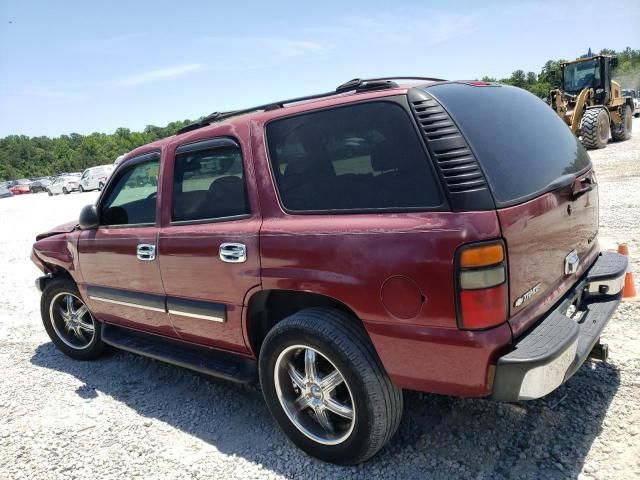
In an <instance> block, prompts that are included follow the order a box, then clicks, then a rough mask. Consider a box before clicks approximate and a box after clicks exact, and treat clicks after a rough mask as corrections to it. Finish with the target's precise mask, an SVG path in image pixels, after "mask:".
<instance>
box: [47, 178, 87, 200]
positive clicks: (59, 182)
mask: <svg viewBox="0 0 640 480" xmlns="http://www.w3.org/2000/svg"><path fill="white" fill-rule="evenodd" d="M79 191H80V178H78V177H76V176H75V175H65V176H62V177H58V178H56V179H55V180H54V181H53V182H51V185H49V186H48V187H47V193H48V194H49V195H50V196H51V195H58V194H60V193H64V194H65V195H66V194H67V193H71V192H79Z"/></svg>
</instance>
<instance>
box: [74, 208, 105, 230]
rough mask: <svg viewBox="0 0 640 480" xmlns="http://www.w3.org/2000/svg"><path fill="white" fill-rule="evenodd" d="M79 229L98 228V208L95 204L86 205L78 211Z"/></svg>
mask: <svg viewBox="0 0 640 480" xmlns="http://www.w3.org/2000/svg"><path fill="white" fill-rule="evenodd" d="M78 223H79V225H80V230H91V229H93V228H98V225H100V219H99V218H98V209H97V208H96V206H95V205H87V206H86V207H84V208H83V209H82V211H81V212H80V221H79V222H78Z"/></svg>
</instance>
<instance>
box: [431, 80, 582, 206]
mask: <svg viewBox="0 0 640 480" xmlns="http://www.w3.org/2000/svg"><path fill="white" fill-rule="evenodd" d="M426 91H427V92H428V93H430V94H431V95H433V96H434V97H435V98H436V99H437V100H438V101H439V102H440V103H441V104H442V105H443V106H444V108H446V109H447V110H448V111H449V113H450V114H451V116H452V117H453V119H454V120H455V122H456V123H457V124H458V127H459V128H460V130H461V131H462V133H463V135H464V136H465V137H466V139H467V141H468V142H469V144H470V146H471V148H472V149H473V150H474V152H475V154H476V156H477V158H478V161H479V162H480V164H481V166H482V168H483V170H484V172H485V174H486V176H487V180H488V181H489V185H490V186H491V190H492V192H493V195H494V198H495V200H496V203H497V205H498V206H507V205H511V204H515V203H518V202H520V201H525V200H527V199H530V198H533V197H535V196H537V195H538V194H540V193H542V192H544V191H545V189H546V187H547V186H548V185H549V184H551V183H552V182H553V181H554V180H556V179H557V178H558V177H561V176H562V175H565V174H574V173H578V172H582V171H584V170H586V169H587V168H588V167H589V166H590V165H591V161H590V160H589V155H588V154H587V152H586V150H585V149H584V147H583V146H582V144H581V143H580V141H579V140H578V139H577V138H576V136H575V135H574V134H573V133H571V130H570V129H569V128H568V127H567V125H566V124H565V123H564V122H563V121H562V120H561V119H560V117H559V116H558V115H557V114H556V113H555V112H554V111H553V109H552V108H551V107H549V106H548V105H547V104H546V103H544V102H543V101H542V100H540V99H539V98H537V97H536V96H534V95H532V94H531V93H529V92H527V91H525V90H522V89H520V88H516V87H509V86H505V85H501V86H489V87H476V86H471V85H466V84H459V83H450V84H440V85H433V86H430V87H428V88H427V89H426Z"/></svg>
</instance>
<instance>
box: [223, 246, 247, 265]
mask: <svg viewBox="0 0 640 480" xmlns="http://www.w3.org/2000/svg"><path fill="white" fill-rule="evenodd" d="M220 260H222V261H223V262H227V263H242V262H246V261H247V247H246V245H245V244H243V243H223V244H222V245H220Z"/></svg>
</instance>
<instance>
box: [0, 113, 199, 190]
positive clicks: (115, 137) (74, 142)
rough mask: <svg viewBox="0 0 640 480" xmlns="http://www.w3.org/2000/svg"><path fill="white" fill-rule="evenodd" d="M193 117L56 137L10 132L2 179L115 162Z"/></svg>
mask: <svg viewBox="0 0 640 480" xmlns="http://www.w3.org/2000/svg"><path fill="white" fill-rule="evenodd" d="M189 123H191V121H190V120H182V121H177V122H172V123H170V124H169V125H167V126H165V127H156V126H154V125H149V126H147V127H146V128H145V129H144V130H143V131H142V132H132V131H131V130H129V129H128V128H118V129H117V130H116V131H115V132H114V133H112V134H106V133H92V134H91V135H80V134H78V133H71V134H69V135H61V136H59V137H55V138H49V137H27V136H26V135H9V136H8V137H4V138H2V139H0V180H10V179H18V178H25V177H26V178H29V177H39V176H45V175H56V174H57V173H60V172H81V171H82V170H84V169H85V168H89V167H93V166H96V165H105V164H108V163H113V162H114V160H115V159H116V158H117V157H118V156H120V155H122V154H124V153H127V152H129V151H131V150H133V149H134V148H136V147H139V146H140V145H144V144H146V143H149V142H153V141H155V140H158V139H161V138H165V137H168V136H170V135H173V134H175V133H176V132H177V131H178V130H179V129H180V128H182V127H184V126H185V125H188V124H189Z"/></svg>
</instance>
